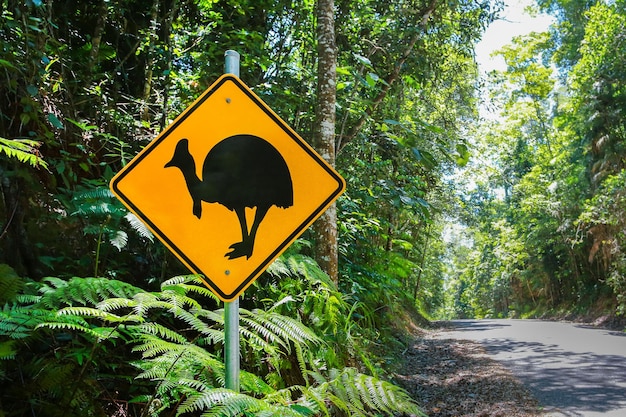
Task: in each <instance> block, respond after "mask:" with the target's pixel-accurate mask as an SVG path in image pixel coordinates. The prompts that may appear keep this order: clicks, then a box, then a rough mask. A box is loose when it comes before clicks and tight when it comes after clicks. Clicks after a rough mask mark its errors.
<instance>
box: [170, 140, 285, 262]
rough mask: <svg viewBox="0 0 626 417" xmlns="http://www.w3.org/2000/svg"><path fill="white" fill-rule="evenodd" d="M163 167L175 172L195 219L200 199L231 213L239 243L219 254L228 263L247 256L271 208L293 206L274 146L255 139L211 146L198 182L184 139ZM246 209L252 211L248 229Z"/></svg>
mask: <svg viewBox="0 0 626 417" xmlns="http://www.w3.org/2000/svg"><path fill="white" fill-rule="evenodd" d="M167 167H176V168H179V169H180V170H181V172H182V174H183V176H184V178H185V182H186V183H187V189H188V190H189V194H190V195H191V199H192V200H193V214H194V215H195V216H196V217H198V218H200V217H201V216H202V201H206V202H207V203H219V204H221V205H223V206H224V207H226V208H228V209H229V210H234V211H235V213H236V214H237V218H238V219H239V225H240V226H241V235H242V241H241V242H237V243H234V244H232V245H230V252H228V253H226V255H224V256H225V257H227V258H229V259H234V258H239V257H241V256H246V258H250V256H252V250H253V248H254V239H255V237H256V232H257V229H258V228H259V224H260V223H261V221H263V218H264V217H265V215H266V214H267V211H268V210H269V208H270V207H271V206H276V207H281V208H288V207H291V206H292V205H293V185H292V181H291V175H290V173H289V168H287V164H286V162H285V160H284V159H283V157H282V156H281V154H280V153H279V152H278V151H277V150H276V148H274V146H272V145H271V144H270V143H269V142H267V141H266V140H264V139H262V138H260V137H258V136H254V135H235V136H230V137H228V138H226V139H223V140H222V141H220V142H219V143H217V145H215V146H214V147H213V148H212V149H211V150H210V151H209V153H208V154H207V156H206V158H205V159H204V165H203V166H202V179H200V178H198V175H197V174H196V164H195V162H194V159H193V157H192V155H191V153H190V152H189V140H187V139H181V140H180V141H179V142H178V144H177V145H176V150H175V151H174V156H173V157H172V160H171V161H170V162H168V163H167V164H165V168H167ZM246 207H250V208H253V207H256V212H255V214H254V221H253V223H252V227H251V228H250V231H248V225H247V222H246V213H245V209H246Z"/></svg>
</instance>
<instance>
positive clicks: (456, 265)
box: [448, 0, 626, 317]
mask: <svg viewBox="0 0 626 417" xmlns="http://www.w3.org/2000/svg"><path fill="white" fill-rule="evenodd" d="M535 11H540V12H544V13H549V14H550V15H551V16H552V17H553V18H554V21H553V24H552V25H551V28H550V30H549V31H547V32H545V33H531V34H529V35H526V36H521V37H518V38H515V39H514V41H513V43H512V44H510V45H508V46H506V47H504V48H503V49H502V50H501V51H499V55H500V56H501V57H503V58H504V60H505V62H506V69H505V70H503V71H494V72H493V73H490V74H488V75H487V77H486V85H487V87H488V88H487V91H488V93H486V94H487V95H486V96H485V102H486V104H488V106H487V107H488V108H491V109H497V111H496V112H493V113H491V114H488V115H487V117H485V119H484V120H483V121H482V122H481V123H480V124H479V125H478V127H477V129H476V131H475V132H474V135H473V136H474V137H475V141H474V146H475V151H474V153H475V154H478V155H480V157H479V158H476V159H474V160H472V162H471V164H470V165H469V166H468V169H467V171H465V172H464V173H462V174H461V175H462V176H464V178H465V188H464V189H465V190H466V191H465V192H463V193H460V194H459V196H460V206H459V208H458V210H457V212H458V213H459V216H458V217H456V219H457V220H459V221H460V223H462V224H463V226H464V227H462V228H457V229H455V230H451V233H450V236H451V237H452V238H451V242H453V245H452V246H451V249H450V252H449V253H450V255H449V259H450V264H449V275H450V278H451V279H450V287H449V288H450V291H449V294H450V297H451V300H450V303H449V311H448V312H449V314H451V315H457V316H464V317H468V316H487V315H489V316H494V317H496V316H521V317H524V316H530V315H542V314H546V313H547V314H563V313H572V312H573V313H580V314H586V313H588V312H589V311H592V312H594V313H595V314H615V313H618V314H622V313H624V312H625V310H626V235H625V234H624V230H625V229H624V226H625V223H624V221H625V216H624V212H625V210H626V199H625V198H624V193H625V191H626V188H625V184H626V183H625V180H626V171H625V167H626V166H625V162H626V159H625V158H626V153H625V152H626V148H625V144H626V124H625V120H626V117H624V112H625V111H626V62H625V59H626V58H625V57H626V55H625V52H626V37H625V34H626V3H624V1H619V0H618V1H591V0H586V1H568V0H538V1H537V4H536V7H535ZM457 178H459V179H460V178H461V176H459V177H457ZM467 190H469V191H467Z"/></svg>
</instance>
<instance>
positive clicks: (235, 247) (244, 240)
mask: <svg viewBox="0 0 626 417" xmlns="http://www.w3.org/2000/svg"><path fill="white" fill-rule="evenodd" d="M235 213H236V214H237V218H238V219H239V226H240V227H241V242H237V243H233V244H232V245H230V249H231V250H230V252H227V253H226V255H224V256H225V257H227V258H228V259H235V258H239V257H241V256H244V255H245V256H246V257H248V258H249V257H250V255H251V254H252V244H249V243H248V242H249V240H250V239H249V237H250V235H249V234H248V223H247V221H246V209H245V207H241V208H236V209H235ZM248 245H249V246H250V248H249V249H248Z"/></svg>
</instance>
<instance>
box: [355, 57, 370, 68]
mask: <svg viewBox="0 0 626 417" xmlns="http://www.w3.org/2000/svg"><path fill="white" fill-rule="evenodd" d="M354 57H355V58H356V60H357V61H359V62H360V63H361V64H363V65H365V66H366V67H367V68H372V61H370V60H369V59H368V58H366V57H364V56H363V55H359V54H354Z"/></svg>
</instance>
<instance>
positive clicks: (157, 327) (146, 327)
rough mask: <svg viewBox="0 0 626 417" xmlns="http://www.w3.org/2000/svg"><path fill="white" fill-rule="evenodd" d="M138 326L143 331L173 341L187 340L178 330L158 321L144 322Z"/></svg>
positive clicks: (181, 341)
mask: <svg viewBox="0 0 626 417" xmlns="http://www.w3.org/2000/svg"><path fill="white" fill-rule="evenodd" d="M136 328H137V329H138V330H140V331H141V332H143V333H147V334H152V335H155V336H159V337H161V338H162V339H166V340H169V341H171V342H175V343H181V344H182V343H185V342H187V339H185V337H183V336H181V335H180V334H179V333H177V332H176V331H174V330H171V329H168V328H167V327H165V326H163V325H161V324H158V323H151V322H150V323H143V324H140V325H139V326H137V327H136Z"/></svg>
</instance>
